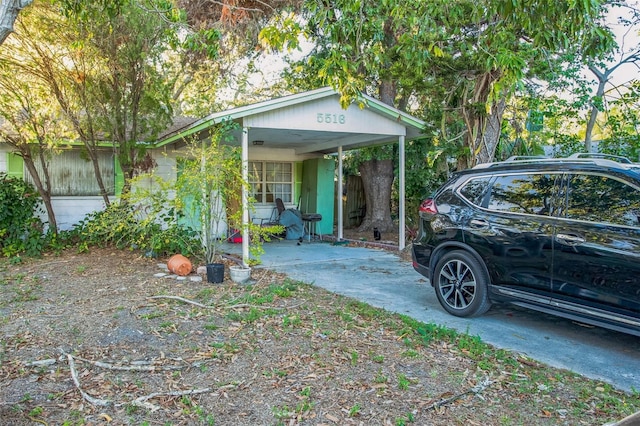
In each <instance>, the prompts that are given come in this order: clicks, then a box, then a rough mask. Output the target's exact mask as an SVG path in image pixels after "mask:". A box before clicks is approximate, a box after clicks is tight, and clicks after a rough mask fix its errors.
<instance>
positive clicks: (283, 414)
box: [271, 405, 295, 420]
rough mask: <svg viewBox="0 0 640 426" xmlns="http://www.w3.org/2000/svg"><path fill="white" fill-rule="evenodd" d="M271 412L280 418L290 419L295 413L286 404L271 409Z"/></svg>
mask: <svg viewBox="0 0 640 426" xmlns="http://www.w3.org/2000/svg"><path fill="white" fill-rule="evenodd" d="M271 412H272V413H273V416H274V417H275V418H276V419H278V420H284V419H288V418H290V417H292V416H294V415H295V413H294V412H292V411H291V410H290V409H289V407H288V406H286V405H283V406H282V407H278V406H276V407H273V408H272V409H271Z"/></svg>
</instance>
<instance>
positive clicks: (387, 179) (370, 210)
mask: <svg viewBox="0 0 640 426" xmlns="http://www.w3.org/2000/svg"><path fill="white" fill-rule="evenodd" d="M358 170H359V171H360V176H361V177H362V185H363V187H364V196H365V201H366V213H365V217H364V219H363V220H362V223H361V224H360V227H359V228H358V231H359V232H364V231H373V228H378V230H379V231H380V232H390V231H393V230H395V227H394V224H393V221H392V220H391V186H392V184H393V178H394V175H393V160H375V159H374V160H368V161H364V162H362V163H360V166H358Z"/></svg>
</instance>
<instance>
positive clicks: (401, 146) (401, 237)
mask: <svg viewBox="0 0 640 426" xmlns="http://www.w3.org/2000/svg"><path fill="white" fill-rule="evenodd" d="M398 154H399V155H398V156H399V157H400V173H399V175H400V182H399V185H398V198H399V200H398V204H399V205H398V208H399V212H398V216H399V217H398V219H399V220H398V222H399V225H398V227H399V228H400V229H398V249H399V250H400V251H402V250H403V249H404V246H405V237H404V227H405V218H404V210H405V204H404V196H405V191H404V169H405V161H404V135H403V136H400V139H399V140H398Z"/></svg>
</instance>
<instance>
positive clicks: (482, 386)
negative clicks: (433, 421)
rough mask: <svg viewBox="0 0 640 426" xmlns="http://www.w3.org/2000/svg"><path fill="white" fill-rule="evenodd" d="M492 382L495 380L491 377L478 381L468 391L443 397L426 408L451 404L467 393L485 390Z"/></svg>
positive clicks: (477, 392) (431, 408) (475, 393)
mask: <svg viewBox="0 0 640 426" xmlns="http://www.w3.org/2000/svg"><path fill="white" fill-rule="evenodd" d="M492 383H493V382H492V381H491V380H489V378H488V377H487V378H485V379H484V380H483V381H482V382H480V383H478V384H477V385H475V386H474V387H472V388H471V389H467V390H466V391H464V392H461V393H459V394H457V395H453V396H451V397H449V398H444V399H441V400H440V401H436V402H434V403H433V404H431V405H430V406H428V407H427V408H426V410H435V409H436V408H440V407H442V406H444V405H447V404H451V403H452V402H455V401H457V400H458V399H460V398H462V397H463V396H466V395H469V394H474V395H477V394H479V393H480V392H482V391H484V390H485V389H486V388H487V387H489V385H491V384H492Z"/></svg>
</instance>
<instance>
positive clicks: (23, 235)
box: [0, 173, 46, 257]
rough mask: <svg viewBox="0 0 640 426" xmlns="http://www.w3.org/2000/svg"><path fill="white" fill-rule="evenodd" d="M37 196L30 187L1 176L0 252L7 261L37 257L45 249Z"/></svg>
mask: <svg viewBox="0 0 640 426" xmlns="http://www.w3.org/2000/svg"><path fill="white" fill-rule="evenodd" d="M40 209H41V204H40V196H39V195H38V192H37V191H36V189H35V188H34V187H33V185H31V184H29V183H27V182H25V181H24V180H22V179H20V178H14V177H11V176H8V175H7V174H6V173H0V250H1V251H2V255H3V256H6V257H12V256H16V255H18V254H22V253H24V254H26V255H28V256H37V255H40V254H41V253H42V250H43V249H44V247H45V241H46V239H45V236H44V235H43V233H42V231H43V228H44V227H43V223H42V220H40V218H39V217H38V212H39V210H40Z"/></svg>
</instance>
